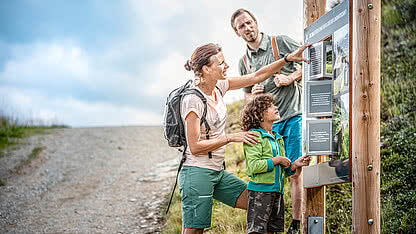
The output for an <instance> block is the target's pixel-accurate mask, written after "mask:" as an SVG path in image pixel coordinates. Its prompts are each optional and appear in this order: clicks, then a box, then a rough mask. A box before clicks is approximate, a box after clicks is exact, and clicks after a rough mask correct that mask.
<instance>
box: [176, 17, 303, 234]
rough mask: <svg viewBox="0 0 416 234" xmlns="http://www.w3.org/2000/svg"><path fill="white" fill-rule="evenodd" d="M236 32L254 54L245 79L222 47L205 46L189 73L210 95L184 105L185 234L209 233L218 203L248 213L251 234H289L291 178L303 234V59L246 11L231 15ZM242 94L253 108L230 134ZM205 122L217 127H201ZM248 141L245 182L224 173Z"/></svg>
mask: <svg viewBox="0 0 416 234" xmlns="http://www.w3.org/2000/svg"><path fill="white" fill-rule="evenodd" d="M231 27H232V28H233V30H234V32H235V33H236V35H237V36H238V37H241V38H242V39H243V40H244V41H245V43H246V45H247V48H246V50H245V51H244V54H243V56H242V58H241V59H240V63H239V71H240V75H241V76H240V77H228V76H227V74H226V73H227V69H228V68H229V66H228V65H227V63H226V61H225V58H224V55H223V53H222V50H221V47H220V46H219V45H217V44H212V43H210V44H206V45H202V46H200V47H198V48H196V49H195V51H194V52H193V54H192V56H191V58H190V60H188V61H187V62H186V64H185V68H186V69H187V70H189V71H193V73H194V82H193V85H194V88H196V89H197V90H199V91H200V92H202V93H203V95H204V96H205V98H206V100H207V106H208V107H207V111H206V114H205V115H204V108H205V104H204V103H202V101H201V98H199V97H198V96H197V95H193V94H190V95H186V96H185V97H184V98H183V100H182V102H181V117H182V119H183V122H184V127H185V134H186V140H187V145H188V147H187V148H186V152H185V155H186V160H185V161H184V163H183V168H182V169H181V171H180V174H179V191H180V194H181V201H182V203H181V205H182V233H185V234H189V233H203V232H204V229H205V228H209V227H210V226H211V215H212V204H213V199H216V200H218V201H220V202H222V203H224V204H227V205H229V206H231V207H235V208H241V209H245V210H247V230H246V231H247V233H279V232H284V231H285V230H284V200H283V187H284V181H285V180H286V177H289V178H290V183H291V198H292V208H293V209H292V210H293V214H292V216H293V220H292V223H291V225H290V227H289V228H288V229H287V233H300V219H301V203H302V191H303V182H302V167H303V166H307V165H309V161H310V157H309V156H302V139H301V138H302V115H301V111H302V109H301V98H302V87H301V85H300V83H299V80H300V79H302V72H301V71H302V68H301V67H300V64H301V63H302V62H303V61H305V62H306V60H305V59H303V58H302V53H303V51H304V50H305V48H307V47H308V46H310V45H304V46H300V45H299V44H298V43H296V42H295V41H294V40H292V39H291V38H289V37H287V36H269V35H266V34H264V33H262V32H259V29H258V24H257V19H256V18H255V16H254V15H253V14H252V13H251V12H249V11H248V10H245V9H238V10H237V11H235V12H234V13H233V14H232V16H231ZM235 89H243V90H244V92H245V98H246V99H247V103H246V105H245V107H244V108H243V110H242V111H241V125H242V131H241V132H237V133H232V134H226V133H225V125H226V124H225V123H226V113H227V109H226V105H225V104H224V100H223V96H224V95H225V94H226V93H227V91H229V90H235ZM201 118H205V121H207V123H208V125H209V126H210V131H209V135H206V134H205V133H206V131H205V130H206V129H205V128H206V126H205V125H203V124H202V125H201ZM230 142H242V143H243V148H244V156H245V159H246V174H247V175H248V176H249V178H250V181H249V183H248V184H246V183H245V182H244V181H242V180H241V179H239V178H238V177H236V176H234V175H233V174H231V173H229V172H227V171H225V170H224V166H223V162H224V158H225V146H226V145H227V144H228V143H230Z"/></svg>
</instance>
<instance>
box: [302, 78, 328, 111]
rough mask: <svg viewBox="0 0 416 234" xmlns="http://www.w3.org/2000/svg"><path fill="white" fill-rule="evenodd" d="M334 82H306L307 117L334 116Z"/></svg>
mask: <svg viewBox="0 0 416 234" xmlns="http://www.w3.org/2000/svg"><path fill="white" fill-rule="evenodd" d="M332 105H333V92H332V81H331V80H325V81H310V82H306V116H307V117H323V116H327V117H330V116H332Z"/></svg>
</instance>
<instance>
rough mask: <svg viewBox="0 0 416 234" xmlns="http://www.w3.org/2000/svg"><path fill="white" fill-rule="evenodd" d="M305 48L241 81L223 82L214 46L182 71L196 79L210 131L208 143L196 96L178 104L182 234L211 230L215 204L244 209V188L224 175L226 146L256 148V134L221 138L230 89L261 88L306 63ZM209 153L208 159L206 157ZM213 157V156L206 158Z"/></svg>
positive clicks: (202, 50)
mask: <svg viewBox="0 0 416 234" xmlns="http://www.w3.org/2000/svg"><path fill="white" fill-rule="evenodd" d="M308 46H310V45H305V46H302V47H300V48H299V49H297V50H296V51H294V52H293V53H291V54H288V55H286V56H285V57H284V58H283V59H279V60H278V61H276V62H274V63H272V64H270V65H268V66H265V67H263V68H262V69H260V70H258V71H257V72H255V73H251V74H248V75H245V76H242V77H226V71H227V69H228V65H227V63H226V62H225V60H224V55H223V54H222V52H221V48H220V47H219V46H218V45H216V44H212V43H211V44H206V45H203V46H201V47H198V48H197V49H196V50H195V51H194V53H193V54H192V57H191V60H190V61H187V63H186V64H185V68H186V69H187V70H188V71H190V70H192V71H193V72H194V74H195V82H194V85H195V88H196V89H199V91H201V92H202V93H203V94H204V96H205V97H206V98H207V105H208V107H207V114H206V119H207V121H208V124H209V126H210V128H211V130H210V132H209V139H206V136H205V126H204V125H201V124H200V123H201V119H200V118H201V116H202V113H203V110H204V104H203V103H202V101H201V99H200V98H199V97H197V96H196V95H193V94H191V95H187V96H185V97H184V99H183V100H182V108H181V115H182V118H183V119H184V122H185V131H186V138H187V143H188V148H187V150H186V161H185V163H184V166H183V168H182V170H181V173H180V176H179V190H180V193H181V197H182V233H186V234H188V233H203V231H204V228H208V227H210V226H211V213H212V203H213V199H216V200H219V201H221V202H223V203H225V204H227V205H229V206H231V207H235V208H241V209H247V189H246V187H247V185H246V184H245V183H244V182H243V181H242V180H241V179H239V178H237V177H235V176H234V175H232V174H231V173H229V172H226V171H224V168H223V162H224V155H225V145H226V144H228V143H230V142H244V143H247V144H249V145H252V144H256V143H257V135H256V133H254V132H250V131H246V132H238V133H233V134H228V135H227V134H225V120H226V113H227V109H226V105H225V103H224V100H223V96H224V94H225V93H226V92H227V91H228V90H234V89H240V88H243V87H247V86H251V85H254V84H257V83H260V82H262V81H264V80H266V79H267V78H268V77H270V76H271V75H272V74H273V73H275V72H277V71H278V70H279V69H280V68H281V67H283V66H284V65H285V64H286V63H287V62H291V61H306V60H304V59H302V58H301V57H300V56H301V54H302V52H303V51H304V50H305V48H306V47H308ZM209 152H210V154H209ZM209 155H211V156H212V157H210V156H209Z"/></svg>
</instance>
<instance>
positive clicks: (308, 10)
mask: <svg viewBox="0 0 416 234" xmlns="http://www.w3.org/2000/svg"><path fill="white" fill-rule="evenodd" d="M325 6H326V0H304V1H303V12H304V16H303V23H304V25H303V26H304V28H307V27H308V26H309V25H311V24H312V23H313V22H314V21H315V20H317V19H318V18H319V17H321V16H322V15H324V14H325ZM322 161H323V158H322V157H321V156H320V157H318V163H321V162H322ZM302 207H303V212H302V213H303V215H302V216H303V218H302V227H303V233H308V217H309V216H321V217H324V226H325V186H320V187H316V188H308V189H304V191H303V204H302ZM324 233H325V229H324Z"/></svg>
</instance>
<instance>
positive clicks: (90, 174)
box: [0, 127, 179, 233]
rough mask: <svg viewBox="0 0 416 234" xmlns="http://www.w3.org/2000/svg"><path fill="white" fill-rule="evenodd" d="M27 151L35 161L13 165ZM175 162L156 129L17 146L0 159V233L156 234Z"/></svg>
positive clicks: (55, 137)
mask: <svg viewBox="0 0 416 234" xmlns="http://www.w3.org/2000/svg"><path fill="white" fill-rule="evenodd" d="M35 148H39V149H41V152H40V154H39V156H38V157H37V158H36V159H35V160H33V161H32V162H31V163H30V164H28V165H25V166H21V165H22V160H25V159H26V158H27V157H28V155H30V153H31V152H32V150H33V149H35ZM178 158H179V153H178V151H177V150H175V149H172V148H169V147H168V146H167V144H166V141H165V140H164V138H163V132H162V129H161V127H114V128H78V129H54V130H50V131H49V134H45V135H37V136H32V137H30V138H28V139H24V140H23V144H21V146H20V148H19V149H17V150H13V151H9V152H6V155H5V156H4V157H3V158H1V159H0V179H1V180H2V181H7V185H5V186H0V233H159V231H160V228H161V225H162V220H161V216H160V205H161V204H162V203H163V202H165V201H166V196H167V195H168V194H169V193H170V190H171V187H172V185H173V183H174V177H175V175H176V165H177V160H178Z"/></svg>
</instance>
